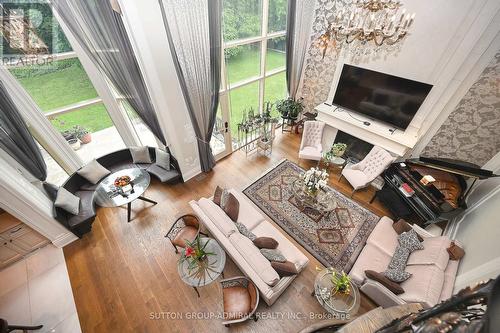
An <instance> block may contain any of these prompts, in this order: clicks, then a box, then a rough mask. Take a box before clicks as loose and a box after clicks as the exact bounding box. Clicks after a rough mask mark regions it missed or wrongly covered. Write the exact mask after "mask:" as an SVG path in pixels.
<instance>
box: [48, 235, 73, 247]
mask: <svg viewBox="0 0 500 333" xmlns="http://www.w3.org/2000/svg"><path fill="white" fill-rule="evenodd" d="M77 239H78V237H76V236H75V234H74V233H72V232H70V231H68V232H67V233H64V234H62V235H61V236H59V237H57V238H56V239H55V240H53V241H52V244H54V245H55V246H57V247H59V248H63V247H65V246H66V245H68V244H70V243H72V242H74V241H76V240H77Z"/></svg>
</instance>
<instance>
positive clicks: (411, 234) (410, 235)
mask: <svg viewBox="0 0 500 333" xmlns="http://www.w3.org/2000/svg"><path fill="white" fill-rule="evenodd" d="M398 242H399V244H398V246H397V247H396V251H395V252H394V255H393V256H392V259H391V262H390V263H389V266H388V267H387V270H386V271H385V272H384V275H385V276H386V277H387V278H388V279H389V280H392V281H394V282H398V283H400V282H403V281H406V280H407V279H408V278H409V277H410V276H411V274H410V273H408V272H406V271H405V268H406V263H407V262H408V257H409V256H410V254H411V253H412V252H413V251H416V250H422V249H423V248H424V247H423V246H422V244H421V243H420V241H419V240H418V235H417V232H416V231H415V230H413V229H412V230H410V231H407V232H403V233H402V234H401V235H399V237H398Z"/></svg>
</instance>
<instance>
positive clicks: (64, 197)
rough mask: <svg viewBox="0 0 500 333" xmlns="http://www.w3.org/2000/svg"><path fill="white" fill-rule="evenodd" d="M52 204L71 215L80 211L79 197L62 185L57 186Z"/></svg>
mask: <svg viewBox="0 0 500 333" xmlns="http://www.w3.org/2000/svg"><path fill="white" fill-rule="evenodd" d="M54 206H56V207H59V208H62V209H64V210H65V211H67V212H68V213H71V214H73V215H78V213H79V212H80V198H79V197H77V196H76V195H74V194H73V193H71V192H69V191H68V190H67V189H65V188H64V187H61V188H59V191H57V197H56V201H55V202H54Z"/></svg>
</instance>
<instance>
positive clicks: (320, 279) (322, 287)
mask: <svg viewBox="0 0 500 333" xmlns="http://www.w3.org/2000/svg"><path fill="white" fill-rule="evenodd" d="M333 272H336V273H337V270H335V269H334V268H332V267H328V268H325V269H323V270H322V271H320V272H319V273H318V275H317V276H316V280H315V281H314V295H315V296H316V299H317V300H318V302H319V304H321V306H322V307H323V308H324V309H325V310H326V311H328V312H329V313H331V314H333V315H338V316H341V317H342V316H343V317H345V318H347V319H348V318H349V317H352V316H354V315H355V314H356V313H358V310H359V306H360V301H361V297H360V294H359V289H358V287H357V286H356V285H355V284H354V283H353V282H352V281H351V283H350V285H351V286H350V289H351V292H350V293H349V294H347V295H346V294H344V293H341V292H337V291H335V289H334V285H333V282H332V273H333Z"/></svg>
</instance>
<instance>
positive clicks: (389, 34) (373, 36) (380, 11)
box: [319, 0, 415, 57]
mask: <svg viewBox="0 0 500 333" xmlns="http://www.w3.org/2000/svg"><path fill="white" fill-rule="evenodd" d="M401 6H402V4H401V2H400V1H399V0H353V2H352V5H351V6H350V7H348V8H342V9H340V10H339V11H338V13H337V14H336V15H335V16H334V17H333V20H331V22H330V24H329V26H328V28H327V30H326V32H324V33H323V34H322V35H321V36H320V37H319V47H320V48H321V49H322V50H323V57H325V54H326V50H327V48H328V45H329V44H330V43H332V44H333V45H334V46H335V45H336V43H346V44H351V43H353V42H354V41H358V42H359V43H360V44H361V45H366V44H367V43H371V44H373V46H375V47H380V46H383V45H389V46H391V45H394V44H396V43H397V42H399V41H401V40H402V39H403V38H404V37H405V36H406V35H407V33H408V30H409V28H410V27H411V25H412V23H413V20H414V19H415V14H414V13H413V14H409V13H408V14H407V13H406V9H402V10H400V9H401Z"/></svg>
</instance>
